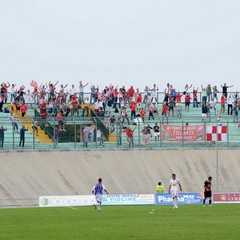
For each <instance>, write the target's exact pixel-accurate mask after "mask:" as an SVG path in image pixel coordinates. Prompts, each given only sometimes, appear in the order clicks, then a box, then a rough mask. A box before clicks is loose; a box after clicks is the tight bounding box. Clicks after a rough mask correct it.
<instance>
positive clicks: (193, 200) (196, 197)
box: [155, 193, 202, 205]
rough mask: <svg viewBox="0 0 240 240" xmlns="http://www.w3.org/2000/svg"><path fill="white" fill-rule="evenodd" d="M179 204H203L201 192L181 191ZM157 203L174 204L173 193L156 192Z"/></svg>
mask: <svg viewBox="0 0 240 240" xmlns="http://www.w3.org/2000/svg"><path fill="white" fill-rule="evenodd" d="M177 203H178V204H202V197H201V193H179V194H178V202H177ZM155 204H156V205H169V204H173V199H172V195H171V194H155Z"/></svg>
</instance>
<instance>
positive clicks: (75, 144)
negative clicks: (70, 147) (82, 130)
mask: <svg viewBox="0 0 240 240" xmlns="http://www.w3.org/2000/svg"><path fill="white" fill-rule="evenodd" d="M73 123H74V146H75V149H76V148H77V127H76V122H75V117H73Z"/></svg>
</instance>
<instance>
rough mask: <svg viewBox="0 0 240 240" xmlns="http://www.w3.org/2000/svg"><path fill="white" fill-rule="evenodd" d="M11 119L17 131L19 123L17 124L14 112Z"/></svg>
mask: <svg viewBox="0 0 240 240" xmlns="http://www.w3.org/2000/svg"><path fill="white" fill-rule="evenodd" d="M9 119H10V121H11V122H12V126H13V131H15V129H16V130H17V131H16V132H18V124H17V122H16V118H15V116H14V115H13V113H12V112H11V113H10V116H9Z"/></svg>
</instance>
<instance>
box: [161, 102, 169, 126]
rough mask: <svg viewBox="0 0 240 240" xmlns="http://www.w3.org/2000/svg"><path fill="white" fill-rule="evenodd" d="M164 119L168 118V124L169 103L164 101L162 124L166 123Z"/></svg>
mask: <svg viewBox="0 0 240 240" xmlns="http://www.w3.org/2000/svg"><path fill="white" fill-rule="evenodd" d="M164 119H166V123H167V124H168V106H167V103H166V102H164V101H163V103H162V124H164Z"/></svg>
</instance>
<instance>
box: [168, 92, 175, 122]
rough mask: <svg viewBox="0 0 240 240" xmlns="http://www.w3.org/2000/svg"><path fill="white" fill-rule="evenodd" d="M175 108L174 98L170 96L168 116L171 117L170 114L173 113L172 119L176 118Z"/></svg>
mask: <svg viewBox="0 0 240 240" xmlns="http://www.w3.org/2000/svg"><path fill="white" fill-rule="evenodd" d="M174 107H175V101H174V98H173V97H172V96H170V97H169V101H168V116H170V112H172V117H174Z"/></svg>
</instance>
